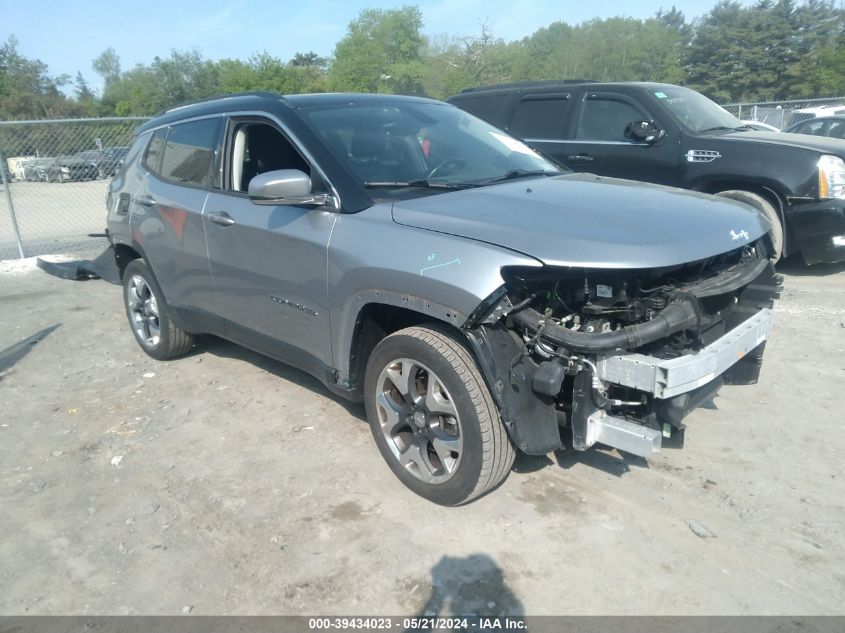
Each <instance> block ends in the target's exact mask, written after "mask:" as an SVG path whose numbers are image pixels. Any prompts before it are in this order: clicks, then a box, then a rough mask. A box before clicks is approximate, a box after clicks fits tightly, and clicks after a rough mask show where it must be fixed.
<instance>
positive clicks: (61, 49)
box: [0, 0, 716, 87]
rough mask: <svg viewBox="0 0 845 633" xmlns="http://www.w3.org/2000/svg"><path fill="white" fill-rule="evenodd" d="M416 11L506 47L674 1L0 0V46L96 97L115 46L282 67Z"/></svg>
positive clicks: (148, 54)
mask: <svg viewBox="0 0 845 633" xmlns="http://www.w3.org/2000/svg"><path fill="white" fill-rule="evenodd" d="M715 3H716V0H679V1H676V2H674V4H675V6H677V7H678V8H679V9H681V10H682V11H684V13H685V14H686V15H687V18H690V17H696V16H699V15H702V14H704V13H706V12H707V11H708V10H709V9H710V8H711V7H712V6H713V5H714V4H715ZM406 4H415V5H416V6H418V7H419V8H420V10H421V11H422V14H423V21H424V26H423V32H424V33H425V34H426V35H430V36H437V35H443V34H448V35H456V36H463V35H472V34H476V33H478V31H479V25H480V24H481V23H482V22H485V21H486V22H487V25H488V26H489V27H490V29H491V31H492V34H493V35H494V36H495V37H501V38H504V39H505V40H514V39H519V38H521V37H524V36H526V35H530V34H531V33H533V32H534V31H536V30H537V29H538V28H540V27H542V26H545V25H547V24H550V23H551V22H555V21H558V20H565V21H567V22H569V23H578V22H583V21H585V20H589V19H591V18H607V17H612V16H616V15H627V16H632V17H637V18H644V17H649V16H651V15H653V14H654V13H655V12H656V11H657V10H658V9H659V8H660V7H661V6H663V7H666V8H668V7H670V6H672V4H673V2H672V0H668V1H667V2H664V1H663V0H628V1H627V2H619V1H618V0H616V1H612V0H592V1H591V2H585V1H583V0H582V1H580V2H561V1H555V0H510V1H507V2H496V1H494V0H419V1H418V2H413V0H408V1H406V2H384V1H379V0H349V1H347V2H343V1H341V0H301V1H299V2H290V1H287V0H277V1H275V2H274V1H273V0H269V1H268V0H262V1H257V0H175V1H174V0H170V1H166V0H144V1H141V2H139V1H137V0H136V1H135V2H121V1H120V0H111V1H109V2H106V1H104V0H86V1H85V2H76V3H74V2H68V1H67V0H63V1H61V2H59V1H57V0H40V1H39V2H16V3H12V1H11V0H0V16H2V22H0V38H2V40H4V41H5V39H6V38H7V37H8V36H9V35H10V34H14V35H15V36H17V38H18V40H19V41H20V51H21V52H22V53H23V54H24V55H26V56H28V57H35V58H38V59H40V60H41V61H43V62H45V63H46V64H47V65H48V66H49V69H50V73H51V74H60V73H67V74H69V75H72V76H74V75H76V72H77V71H82V74H83V75H84V76H85V77H86V79H88V80H89V81H90V82H91V84H92V85H93V86H95V87H98V86H99V85H100V81H99V78H98V77H97V76H96V74H95V73H94V71H93V70H92V69H91V60H92V59H94V58H95V57H96V56H97V55H99V54H100V53H101V52H102V51H103V50H104V49H105V48H107V47H109V46H112V47H114V48H115V50H116V51H117V52H118V54H119V55H120V58H121V65H122V67H123V69H127V68H131V67H132V66H134V65H135V64H138V63H147V62H149V61H150V60H151V59H152V58H153V57H155V56H156V55H160V56H166V55H168V54H169V53H170V51H171V50H172V49H174V48H175V49H180V50H186V49H194V48H195V49H197V50H199V51H200V52H201V53H202V54H203V55H204V56H205V57H209V58H211V59H219V58H222V57H232V58H246V57H248V56H249V55H251V54H252V53H255V52H260V51H262V50H266V51H267V52H268V53H270V54H271V55H274V56H277V57H279V58H281V59H283V60H287V59H289V58H290V57H292V56H293V55H294V53H296V52H307V51H309V50H313V51H315V52H317V53H318V54H320V55H326V56H328V55H330V54H331V52H332V50H333V49H334V45H335V43H336V42H337V41H338V40H339V39H340V38H341V37H343V35H344V33H345V32H346V26H347V24H348V23H349V21H350V20H352V19H353V18H355V16H356V15H357V14H358V12H359V11H360V10H361V9H363V8H395V7H401V6H403V5H406Z"/></svg>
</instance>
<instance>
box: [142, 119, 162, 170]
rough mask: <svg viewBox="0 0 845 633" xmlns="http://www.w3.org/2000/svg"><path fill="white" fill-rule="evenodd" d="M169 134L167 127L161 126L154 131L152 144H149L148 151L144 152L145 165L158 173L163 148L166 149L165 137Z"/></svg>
mask: <svg viewBox="0 0 845 633" xmlns="http://www.w3.org/2000/svg"><path fill="white" fill-rule="evenodd" d="M166 136H167V128H161V129H158V130H156V131H155V132H153V137H152V139H150V144H149V145H148V146H147V153H146V154H144V167H146V168H147V169H149V170H150V171H153V172H155V173H158V166H159V163H160V162H161V150H162V149H164V139H165V137H166Z"/></svg>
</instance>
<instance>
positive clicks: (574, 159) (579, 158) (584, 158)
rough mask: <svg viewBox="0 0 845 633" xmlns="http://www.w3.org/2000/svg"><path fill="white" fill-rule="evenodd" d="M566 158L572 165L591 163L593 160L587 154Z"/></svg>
mask: <svg viewBox="0 0 845 633" xmlns="http://www.w3.org/2000/svg"><path fill="white" fill-rule="evenodd" d="M566 158H567V159H568V160H571V161H572V162H573V163H591V162H593V160H594V159H593V157H592V156H590V155H589V154H576V155H575V156H567V157H566Z"/></svg>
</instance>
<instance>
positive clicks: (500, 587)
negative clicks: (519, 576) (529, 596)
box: [406, 554, 525, 633]
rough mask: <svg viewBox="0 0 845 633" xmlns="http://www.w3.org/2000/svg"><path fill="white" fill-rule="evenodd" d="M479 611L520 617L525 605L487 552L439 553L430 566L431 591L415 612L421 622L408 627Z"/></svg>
mask: <svg viewBox="0 0 845 633" xmlns="http://www.w3.org/2000/svg"><path fill="white" fill-rule="evenodd" d="M479 615H483V616H485V617H487V616H490V617H494V616H503V615H504V616H510V617H524V616H525V609H524V608H523V606H522V602H521V601H520V600H519V598H517V597H516V594H514V592H513V591H511V589H510V587H508V585H507V583H506V582H505V575H504V572H503V571H502V569H501V568H500V567H499V566H498V565H497V564H496V561H494V560H493V559H492V558H491V557H490V556H488V555H487V554H471V555H469V556H466V557H452V556H443V557H442V558H441V559H440V560H439V561H438V562H437V564H436V565H435V566H434V567H432V568H431V593H430V595H429V597H428V600H427V601H426V602H425V604H424V605H423V607H422V608H421V609H420V610H419V613H417V615H416V616H415V617H416V618H417V619H422V622H421V624H423V625H424V626H421V627H415V628H413V629H408V630H413V631H415V632H416V631H432V630H434V627H432V626H425V625H428V624H436V623H434V622H428V621H427V620H428V619H429V618H434V617H449V616H479ZM470 628H478V627H470ZM438 630H442V628H441V629H438ZM406 633H407V630H406Z"/></svg>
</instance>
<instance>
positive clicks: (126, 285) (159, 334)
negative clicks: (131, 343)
mask: <svg viewBox="0 0 845 633" xmlns="http://www.w3.org/2000/svg"><path fill="white" fill-rule="evenodd" d="M123 306H124V307H125V308H126V318H127V319H128V320H129V327H130V328H131V330H132V334H133V335H134V336H135V340H136V341H138V345H140V346H141V349H143V350H144V351H145V352H146V353H147V354H149V355H150V356H152V357H153V358H155V359H157V360H168V359H171V358H176V357H178V356H182V355H184V354H186V353H187V352H189V351H190V349H191V347H192V345H193V337H192V336H191V335H190V334H188V333H187V332H185V331H183V330H181V329H179V328H178V327H177V326H176V325H175V324H174V323H173V320H172V319H171V318H170V314H169V311H168V307H167V304H166V303H165V301H164V295H163V294H162V292H161V289H160V288H159V286H158V283H157V282H156V280H155V277H154V276H153V275H152V273H151V272H150V269H149V268H148V267H147V265H146V263H145V262H144V260H143V259H133V260H132V261H131V262H129V264H128V265H127V266H126V269H125V270H124V271H123Z"/></svg>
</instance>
